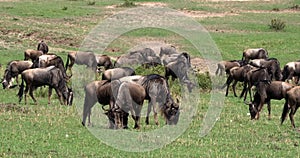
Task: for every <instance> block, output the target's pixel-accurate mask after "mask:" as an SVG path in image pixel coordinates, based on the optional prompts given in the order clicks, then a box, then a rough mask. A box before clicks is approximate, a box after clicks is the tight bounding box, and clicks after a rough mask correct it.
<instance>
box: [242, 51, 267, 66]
mask: <svg viewBox="0 0 300 158" xmlns="http://www.w3.org/2000/svg"><path fill="white" fill-rule="evenodd" d="M267 58H268V52H267V50H265V49H264V48H254V49H246V50H244V51H243V58H242V60H245V61H246V63H248V62H249V60H250V59H267Z"/></svg>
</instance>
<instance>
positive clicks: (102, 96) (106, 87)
mask: <svg viewBox="0 0 300 158" xmlns="http://www.w3.org/2000/svg"><path fill="white" fill-rule="evenodd" d="M121 84H122V82H120V81H119V80H114V81H112V82H109V81H107V80H101V81H93V82H91V83H89V84H87V85H86V86H85V99H84V105H83V118H82V125H83V126H85V122H86V117H88V125H91V121H90V115H91V109H92V107H93V106H94V104H95V103H96V102H97V101H98V103H100V104H102V109H103V110H105V109H104V106H105V105H108V104H109V109H108V110H105V111H106V112H105V114H106V115H107V116H108V118H109V122H110V128H113V127H115V125H116V123H117V122H118V123H119V121H120V119H122V120H123V121H124V122H123V121H122V124H123V125H124V127H123V128H127V116H128V111H129V110H130V111H131V110H133V111H134V112H132V115H133V118H134V119H135V121H136V124H135V127H136V128H139V125H138V120H139V114H140V108H141V107H139V106H142V101H143V98H144V97H145V90H144V88H143V87H142V86H140V85H138V86H136V85H137V84H134V83H126V85H125V86H123V88H121V89H120V88H119V87H120V86H121ZM132 84H134V85H133V87H137V88H132V89H126V88H128V87H130V88H131V85H132ZM128 90H129V92H128ZM128 95H130V96H128ZM131 97H132V98H131ZM132 101H135V102H136V103H139V104H138V105H137V106H135V107H134V105H133V104H132ZM121 115H123V116H122V117H121ZM136 115H137V116H138V117H136ZM116 119H117V121H116ZM137 119H138V120H137Z"/></svg>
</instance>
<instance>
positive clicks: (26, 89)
mask: <svg viewBox="0 0 300 158" xmlns="http://www.w3.org/2000/svg"><path fill="white" fill-rule="evenodd" d="M29 87H30V85H26V88H25V91H24V100H25V104H27V93H28V90H29Z"/></svg>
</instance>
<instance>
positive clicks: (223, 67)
mask: <svg viewBox="0 0 300 158" xmlns="http://www.w3.org/2000/svg"><path fill="white" fill-rule="evenodd" d="M243 65H245V64H244V61H243V60H230V61H220V62H219V63H218V64H217V67H218V68H217V70H216V73H215V74H216V75H223V72H226V74H229V73H230V69H231V68H233V67H241V66H243Z"/></svg>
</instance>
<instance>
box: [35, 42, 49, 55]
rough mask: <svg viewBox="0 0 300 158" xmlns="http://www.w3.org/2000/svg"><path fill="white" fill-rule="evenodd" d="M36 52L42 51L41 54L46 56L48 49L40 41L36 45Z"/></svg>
mask: <svg viewBox="0 0 300 158" xmlns="http://www.w3.org/2000/svg"><path fill="white" fill-rule="evenodd" d="M37 50H39V51H42V52H43V54H47V53H48V50H49V48H48V46H47V44H46V43H45V42H44V41H43V40H42V41H41V42H39V43H38V46H37Z"/></svg>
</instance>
